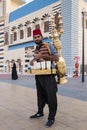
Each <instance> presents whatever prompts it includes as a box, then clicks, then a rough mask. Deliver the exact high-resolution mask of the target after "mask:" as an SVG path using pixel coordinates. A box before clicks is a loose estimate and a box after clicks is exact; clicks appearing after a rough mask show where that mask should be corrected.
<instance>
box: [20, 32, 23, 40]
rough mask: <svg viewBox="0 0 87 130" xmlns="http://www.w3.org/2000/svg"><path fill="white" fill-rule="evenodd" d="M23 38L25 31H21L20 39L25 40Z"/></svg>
mask: <svg viewBox="0 0 87 130" xmlns="http://www.w3.org/2000/svg"><path fill="white" fill-rule="evenodd" d="M23 38H24V31H23V30H20V39H23Z"/></svg>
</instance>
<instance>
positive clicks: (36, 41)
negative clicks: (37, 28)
mask: <svg viewBox="0 0 87 130" xmlns="http://www.w3.org/2000/svg"><path fill="white" fill-rule="evenodd" d="M33 39H34V42H35V43H36V44H39V43H40V42H41V41H42V36H41V35H39V34H38V35H35V36H34V37H33Z"/></svg>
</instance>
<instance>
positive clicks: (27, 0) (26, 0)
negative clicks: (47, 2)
mask: <svg viewBox="0 0 87 130" xmlns="http://www.w3.org/2000/svg"><path fill="white" fill-rule="evenodd" d="M31 1H34V0H25V2H31Z"/></svg>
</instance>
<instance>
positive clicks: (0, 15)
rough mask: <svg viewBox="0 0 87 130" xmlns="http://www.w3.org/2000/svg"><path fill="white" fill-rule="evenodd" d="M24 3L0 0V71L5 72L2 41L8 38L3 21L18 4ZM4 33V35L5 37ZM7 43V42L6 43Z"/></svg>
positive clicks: (15, 0)
mask: <svg viewBox="0 0 87 130" xmlns="http://www.w3.org/2000/svg"><path fill="white" fill-rule="evenodd" d="M22 4H24V2H23V1H22V0H19V1H17V0H0V73H4V72H5V68H4V54H5V50H4V43H5V38H6V39H8V34H7V33H6V32H7V31H9V28H5V21H6V19H7V18H8V14H9V13H10V12H11V11H12V10H14V9H17V8H18V7H19V6H20V5H22ZM5 35H6V37H5ZM7 44H8V43H7Z"/></svg>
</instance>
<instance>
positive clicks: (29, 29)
mask: <svg viewBox="0 0 87 130" xmlns="http://www.w3.org/2000/svg"><path fill="white" fill-rule="evenodd" d="M30 36H31V27H28V28H27V37H30Z"/></svg>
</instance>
